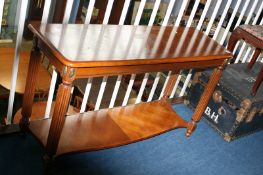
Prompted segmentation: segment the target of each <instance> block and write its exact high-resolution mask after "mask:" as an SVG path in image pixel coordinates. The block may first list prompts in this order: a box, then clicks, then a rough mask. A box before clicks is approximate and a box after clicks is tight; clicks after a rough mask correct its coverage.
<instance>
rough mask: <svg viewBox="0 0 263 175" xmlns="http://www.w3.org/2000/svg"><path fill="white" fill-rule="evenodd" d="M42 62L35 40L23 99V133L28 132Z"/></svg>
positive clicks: (21, 124)
mask: <svg viewBox="0 0 263 175" xmlns="http://www.w3.org/2000/svg"><path fill="white" fill-rule="evenodd" d="M40 61H41V53H40V50H39V48H38V47H37V38H34V40H33V48H32V51H31V55H30V62H29V67H28V73H27V78H26V87H25V93H24V97H23V104H22V112H21V114H22V118H21V120H20V123H19V125H20V128H21V131H22V132H24V131H25V130H27V127H28V125H29V117H30V116H31V113H32V105H33V100H34V94H35V84H36V79H37V74H38V70H39V65H40Z"/></svg>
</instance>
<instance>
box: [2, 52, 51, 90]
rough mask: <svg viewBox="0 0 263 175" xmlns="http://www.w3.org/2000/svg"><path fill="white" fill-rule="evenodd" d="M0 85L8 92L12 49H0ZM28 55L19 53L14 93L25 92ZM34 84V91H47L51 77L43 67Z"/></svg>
mask: <svg viewBox="0 0 263 175" xmlns="http://www.w3.org/2000/svg"><path fill="white" fill-rule="evenodd" d="M0 54H1V58H0V70H1V76H0V84H1V85H2V86H3V87H5V88H6V89H9V90H10V87H11V77H12V69H13V62H14V61H13V59H14V49H13V48H0ZM29 57H30V53H28V52H20V60H19V65H18V75H17V81H16V93H19V94H23V93H24V91H25V84H26V75H27V70H28V64H29ZM38 77H41V79H40V78H38V79H37V82H36V90H48V89H49V85H50V80H51V76H50V74H49V73H48V71H47V70H46V69H45V68H44V66H42V65H41V66H40V70H39V73H38Z"/></svg>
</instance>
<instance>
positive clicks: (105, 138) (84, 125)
mask: <svg viewBox="0 0 263 175" xmlns="http://www.w3.org/2000/svg"><path fill="white" fill-rule="evenodd" d="M50 123H51V119H44V120H37V121H32V122H30V126H29V129H30V131H31V132H32V133H33V135H34V136H36V138H37V139H38V140H39V141H40V142H41V143H42V144H43V145H44V146H45V145H46V142H47V137H48V131H49V128H50ZM186 127H187V122H186V121H185V120H183V119H182V118H181V117H180V116H179V115H178V114H176V112H175V111H174V110H173V109H172V107H171V106H170V104H169V103H167V102H166V101H164V100H161V101H155V102H149V103H140V104H137V105H130V106H126V107H117V108H113V109H103V110H99V111H93V112H87V113H83V114H76V115H71V116H67V117H66V118H65V124H64V127H63V130H62V134H61V137H60V140H59V145H58V149H57V153H56V156H58V155H62V154H66V153H73V152H84V151H94V150H100V149H105V148H111V147H116V146H121V145H125V144H129V143H133V142H137V141H140V140H144V139H147V138H150V137H153V136H156V135H159V134H161V133H164V132H167V131H169V130H172V129H175V128H186Z"/></svg>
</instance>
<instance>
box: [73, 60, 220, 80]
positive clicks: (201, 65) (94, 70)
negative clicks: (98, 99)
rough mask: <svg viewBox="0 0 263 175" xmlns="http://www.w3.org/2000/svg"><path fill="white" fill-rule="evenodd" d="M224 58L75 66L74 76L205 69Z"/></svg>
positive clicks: (85, 76)
mask: <svg viewBox="0 0 263 175" xmlns="http://www.w3.org/2000/svg"><path fill="white" fill-rule="evenodd" d="M224 61H225V60H222V59H221V60H210V61H198V62H197V61H196V62H178V63H169V64H168V63H167V64H147V65H131V66H110V67H85V68H81V67H80V68H76V78H88V77H101V76H115V75H127V74H142V73H147V72H164V71H178V70H182V69H205V68H209V67H210V68H211V67H216V66H220V65H222V64H223V63H224Z"/></svg>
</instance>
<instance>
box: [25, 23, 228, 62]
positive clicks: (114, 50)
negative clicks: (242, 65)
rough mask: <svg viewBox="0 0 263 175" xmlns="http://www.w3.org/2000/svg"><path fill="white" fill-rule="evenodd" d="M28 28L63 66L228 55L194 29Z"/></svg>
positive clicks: (116, 26)
mask: <svg viewBox="0 0 263 175" xmlns="http://www.w3.org/2000/svg"><path fill="white" fill-rule="evenodd" d="M29 28H30V29H31V31H33V32H34V34H35V35H37V37H38V38H41V40H42V41H43V42H44V43H46V44H47V45H48V47H50V49H52V52H54V53H56V57H57V59H59V61H60V62H62V63H63V64H64V65H66V66H71V67H96V66H113V65H114V66H116V65H118V66H121V65H140V64H158V63H171V62H185V61H200V60H216V59H226V57H227V58H230V57H231V54H230V53H227V52H226V50H225V49H224V47H222V46H221V45H219V44H218V43H217V42H216V41H214V40H212V39H211V38H209V37H207V36H206V35H204V34H203V33H202V32H200V31H198V30H195V29H194V28H183V27H172V26H170V27H159V26H152V27H147V26H125V25H124V26H118V25H84V24H63V25H61V24H47V25H41V26H40V25H39V24H31V25H29Z"/></svg>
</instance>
